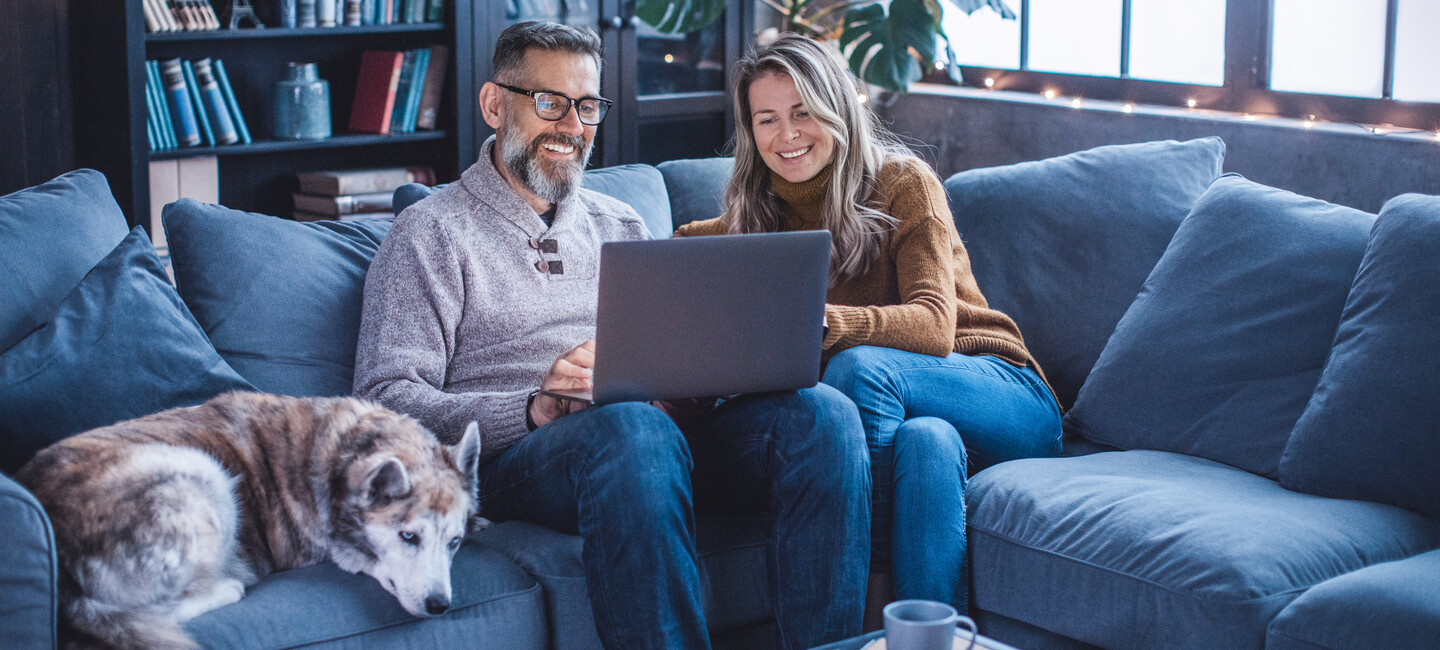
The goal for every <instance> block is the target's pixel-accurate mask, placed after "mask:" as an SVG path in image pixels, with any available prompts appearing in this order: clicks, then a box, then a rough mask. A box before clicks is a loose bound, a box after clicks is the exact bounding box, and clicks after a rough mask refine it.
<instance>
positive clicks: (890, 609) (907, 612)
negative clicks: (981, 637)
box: [885, 600, 975, 650]
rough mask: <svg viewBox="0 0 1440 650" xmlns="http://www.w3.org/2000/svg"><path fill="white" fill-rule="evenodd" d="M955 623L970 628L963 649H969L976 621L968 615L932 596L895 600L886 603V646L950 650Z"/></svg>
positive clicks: (891, 649) (888, 649)
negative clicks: (927, 598) (926, 598)
mask: <svg viewBox="0 0 1440 650" xmlns="http://www.w3.org/2000/svg"><path fill="white" fill-rule="evenodd" d="M957 625H958V626H960V627H963V628H965V629H966V630H967V631H968V632H969V635H968V636H969V644H967V645H966V646H965V650H970V648H973V647H974V646H975V621H973V620H971V619H970V617H968V616H961V615H960V613H959V612H956V611H955V608H954V607H951V606H949V605H946V604H945V603H941V602H936V601H933V600H897V601H895V602H893V603H890V604H889V605H886V606H885V648H886V650H951V649H952V648H954V647H956V646H955V645H954V643H955V628H956V626H957Z"/></svg>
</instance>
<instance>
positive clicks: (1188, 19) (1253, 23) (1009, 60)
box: [941, 0, 1440, 130]
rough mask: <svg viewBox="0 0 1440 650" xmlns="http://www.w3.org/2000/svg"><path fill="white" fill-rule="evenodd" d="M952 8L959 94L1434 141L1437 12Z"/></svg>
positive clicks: (1057, 0)
mask: <svg viewBox="0 0 1440 650" xmlns="http://www.w3.org/2000/svg"><path fill="white" fill-rule="evenodd" d="M1005 2H1007V3H1008V4H1009V6H1010V7H1011V9H1013V10H1014V11H1015V13H1016V14H1018V15H1019V19H1018V20H1008V21H1007V20H1001V19H1000V18H999V16H998V15H997V14H995V12H993V11H991V10H989V9H988V8H987V9H982V10H980V11H977V12H975V13H974V14H971V15H965V14H964V13H963V12H961V11H960V10H958V9H956V8H955V7H954V6H953V5H951V4H949V3H941V4H942V6H943V7H944V10H945V12H946V13H945V16H944V20H943V25H942V27H943V29H944V31H945V34H946V36H947V37H948V38H949V40H950V42H951V45H952V47H953V48H954V51H955V53H956V62H957V63H959V64H960V65H961V66H962V70H963V74H964V76H965V81H966V83H968V84H973V85H982V84H984V80H985V79H987V78H989V79H993V80H994V81H993V83H994V86H993V87H995V88H998V89H1008V90H1020V91H1028V92H1037V93H1038V92H1043V91H1045V90H1049V89H1054V90H1056V91H1057V92H1059V93H1061V94H1064V95H1067V96H1081V97H1087V98H1094V99H1112V100H1123V101H1134V102H1146V103H1155V104H1167V105H1172V106H1183V105H1186V103H1187V102H1189V101H1192V100H1193V101H1195V102H1196V105H1197V106H1198V107H1199V108H1210V109H1217V110H1224V111H1234V112H1244V113H1258V114H1277V115H1283V116H1287V117H1300V118H1309V117H1310V116H1311V115H1314V116H1316V117H1317V119H1321V120H1327V121H1339V122H1356V123H1364V124H1377V125H1378V124H1393V125H1397V126H1405V127H1412V128H1418V129H1424V130H1437V129H1440V38H1437V37H1436V34H1437V33H1440V1H1437V0H1005Z"/></svg>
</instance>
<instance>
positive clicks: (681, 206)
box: [655, 158, 735, 228]
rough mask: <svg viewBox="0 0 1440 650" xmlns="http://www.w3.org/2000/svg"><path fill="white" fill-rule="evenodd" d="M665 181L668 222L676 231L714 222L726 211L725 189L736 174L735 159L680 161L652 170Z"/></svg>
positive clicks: (664, 163)
mask: <svg viewBox="0 0 1440 650" xmlns="http://www.w3.org/2000/svg"><path fill="white" fill-rule="evenodd" d="M655 168H656V169H659V170H660V174H661V175H662V176H664V177H665V191H666V192H667V193H668V194H669V195H670V219H671V221H672V222H673V224H674V227H675V228H679V227H680V226H683V225H685V224H687V223H690V222H691V221H699V220H701V219H714V218H715V217H718V216H720V211H721V210H722V209H724V207H725V186H726V185H728V184H730V176H731V175H732V174H734V173H735V159H734V158H682V159H679V160H667V161H665V162H662V163H660V164H659V165H656V166H655Z"/></svg>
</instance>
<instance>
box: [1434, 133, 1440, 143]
mask: <svg viewBox="0 0 1440 650" xmlns="http://www.w3.org/2000/svg"><path fill="white" fill-rule="evenodd" d="M1435 141H1436V142H1440V131H1436V132H1435Z"/></svg>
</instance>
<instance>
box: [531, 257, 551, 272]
mask: <svg viewBox="0 0 1440 650" xmlns="http://www.w3.org/2000/svg"><path fill="white" fill-rule="evenodd" d="M535 270H536V271H539V272H541V273H548V272H550V265H549V264H548V263H546V262H545V260H540V261H539V262H536V263H535Z"/></svg>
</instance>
